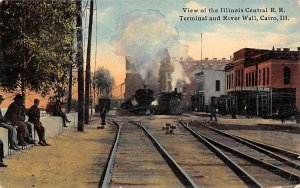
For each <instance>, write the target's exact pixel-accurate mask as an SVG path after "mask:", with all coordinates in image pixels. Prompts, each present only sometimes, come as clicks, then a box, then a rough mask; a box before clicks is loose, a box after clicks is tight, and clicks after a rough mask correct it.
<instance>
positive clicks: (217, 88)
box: [216, 80, 220, 91]
mask: <svg viewBox="0 0 300 188" xmlns="http://www.w3.org/2000/svg"><path fill="white" fill-rule="evenodd" d="M216 91H220V80H216Z"/></svg>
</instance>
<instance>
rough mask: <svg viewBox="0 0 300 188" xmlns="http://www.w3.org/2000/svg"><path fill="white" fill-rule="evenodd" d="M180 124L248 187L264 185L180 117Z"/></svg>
mask: <svg viewBox="0 0 300 188" xmlns="http://www.w3.org/2000/svg"><path fill="white" fill-rule="evenodd" d="M180 124H181V125H182V126H183V127H184V128H185V129H186V130H187V131H189V132H190V133H191V134H192V135H193V136H194V137H195V138H196V139H198V140H199V141H201V142H202V143H204V144H205V145H206V146H207V147H208V148H209V149H210V150H212V151H213V152H214V153H215V154H216V155H217V156H218V157H219V158H220V159H221V160H222V161H223V162H224V163H225V164H227V165H228V166H229V168H231V169H232V170H233V172H234V173H236V174H237V175H238V177H239V178H240V179H241V180H242V181H244V182H245V184H246V185H248V186H249V187H264V186H263V185H262V184H261V183H260V182H258V181H257V180H256V179H255V178H254V177H252V176H251V175H250V174H248V173H247V171H246V170H244V169H243V168H242V167H241V166H240V165H238V164H237V163H235V162H234V161H233V160H231V159H230V157H228V156H227V155H226V154H225V153H224V152H222V151H221V150H220V149H219V148H217V147H216V146H215V145H214V144H212V143H211V142H210V141H209V140H208V139H206V138H205V137H203V135H201V134H199V133H197V132H196V131H194V130H193V129H191V128H190V127H189V126H188V125H186V124H184V122H183V121H182V119H180Z"/></svg>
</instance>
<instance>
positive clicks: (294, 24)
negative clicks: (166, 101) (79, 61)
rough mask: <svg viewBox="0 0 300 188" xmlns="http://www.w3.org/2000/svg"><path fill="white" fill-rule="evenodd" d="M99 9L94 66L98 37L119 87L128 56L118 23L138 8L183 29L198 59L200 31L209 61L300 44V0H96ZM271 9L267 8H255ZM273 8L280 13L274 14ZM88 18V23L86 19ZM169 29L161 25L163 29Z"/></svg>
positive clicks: (103, 61) (101, 60) (183, 39)
mask: <svg viewBox="0 0 300 188" xmlns="http://www.w3.org/2000/svg"><path fill="white" fill-rule="evenodd" d="M88 1H89V0H84V1H83V2H84V4H85V3H86V2H88ZM96 8H97V13H94V15H95V17H94V21H95V22H94V23H97V24H94V32H93V37H94V40H93V60H92V67H94V64H95V60H94V59H95V46H96V37H97V55H96V56H97V58H96V67H100V66H103V67H106V68H108V69H109V70H110V71H111V72H112V74H113V76H114V77H115V79H116V84H117V85H118V84H119V83H122V82H123V81H124V78H125V57H124V56H120V55H116V54H115V51H116V49H115V48H114V47H113V46H112V45H111V38H112V36H113V35H115V34H116V26H117V25H118V24H119V23H120V19H122V18H124V17H126V15H128V14H130V12H133V11H136V10H140V11H147V10H149V9H151V10H157V11H158V12H159V13H160V14H161V15H163V16H164V17H165V19H166V20H167V22H168V25H169V26H168V27H171V28H174V29H175V30H176V31H177V32H178V33H177V37H178V42H179V43H181V44H182V45H187V46H188V55H189V56H190V57H192V58H193V59H198V60H199V59H200V58H201V33H202V34H203V35H202V36H203V38H202V41H203V42H202V45H203V49H202V53H203V55H202V57H203V58H205V57H208V58H210V59H212V58H215V57H216V58H223V57H224V58H227V59H229V58H230V56H232V54H233V53H234V52H235V51H237V50H239V49H242V48H245V47H248V48H263V49H272V47H273V46H274V47H275V48H291V50H297V47H299V46H300V35H299V33H300V27H299V22H300V0H227V1H224V0H209V1H208V0H193V1H185V0H164V1H161V0H97V1H96ZM183 8H190V9H193V10H195V9H196V10H198V13H184V11H183ZM209 8H213V9H218V11H219V12H218V13H211V12H209V11H208V10H209ZM221 8H230V9H239V10H240V11H241V10H242V11H243V12H237V13H230V12H227V13H225V12H222V13H220V11H221ZM266 8H267V12H254V11H256V10H257V9H260V10H261V9H266ZM271 8H274V10H275V11H276V12H271ZM280 8H283V9H282V10H283V11H284V12H281V13H280V12H279V9H280ZM223 10H224V9H223ZM201 11H204V12H203V13H201ZM246 11H247V12H246ZM249 11H251V12H249ZM247 15H248V16H256V18H257V20H258V21H256V20H255V21H249V20H241V19H242V18H239V19H240V20H239V21H233V20H223V16H229V17H241V16H247ZM280 15H283V16H287V18H288V20H280ZM96 16H97V17H96ZM180 16H185V17H195V16H198V17H204V16H207V17H212V16H213V17H218V16H220V18H221V20H216V21H209V20H207V21H205V20H204V21H180ZM261 16H263V17H264V18H269V17H277V19H278V20H261ZM86 17H87V15H86ZM96 21H97V22H96ZM83 22H84V23H88V22H87V19H86V18H84V19H83ZM96 27H97V29H96ZM148 29H149V28H148ZM150 29H151V28H150ZM164 29H165V28H164V27H162V28H161V30H162V31H163V30H164ZM96 30H97V34H96ZM149 32H151V31H149ZM85 33H86V32H85ZM141 35H143V33H142V34H141ZM146 36H147V32H146V33H145V37H146Z"/></svg>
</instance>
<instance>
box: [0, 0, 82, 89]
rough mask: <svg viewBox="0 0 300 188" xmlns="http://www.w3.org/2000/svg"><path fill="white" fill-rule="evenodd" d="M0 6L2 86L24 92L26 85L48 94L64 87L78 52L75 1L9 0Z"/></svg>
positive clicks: (0, 81)
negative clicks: (75, 44)
mask: <svg viewBox="0 0 300 188" xmlns="http://www.w3.org/2000/svg"><path fill="white" fill-rule="evenodd" d="M0 6H1V7H0V10H1V11H0V14H1V20H0V40H1V42H2V44H1V47H0V48H1V50H0V53H1V54H0V55H1V60H2V61H1V66H0V67H1V74H0V84H1V86H2V87H4V89H5V90H8V91H14V90H18V89H20V90H21V91H22V93H23V95H24V94H25V90H26V88H27V89H29V90H33V91H36V92H39V93H41V94H42V95H45V94H47V93H49V91H50V90H52V89H57V87H64V85H65V84H66V82H67V80H68V79H67V77H68V75H67V74H66V72H68V71H67V70H68V69H69V67H70V65H71V64H72V60H71V58H70V57H72V54H73V53H74V52H75V48H74V45H73V41H74V37H75V32H74V31H75V22H74V18H75V16H76V7H75V5H74V3H73V2H71V1H67V0H65V1H51V2H50V1H47V0H40V1H14V0H9V1H8V0H7V1H2V3H1V5H0ZM57 90H58V89H57Z"/></svg>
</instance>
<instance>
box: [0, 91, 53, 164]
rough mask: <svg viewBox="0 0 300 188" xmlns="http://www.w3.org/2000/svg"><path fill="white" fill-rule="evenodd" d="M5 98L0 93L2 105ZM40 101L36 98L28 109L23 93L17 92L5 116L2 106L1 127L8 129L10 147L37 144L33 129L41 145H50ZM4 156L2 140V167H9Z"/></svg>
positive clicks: (0, 156) (0, 159)
mask: <svg viewBox="0 0 300 188" xmlns="http://www.w3.org/2000/svg"><path fill="white" fill-rule="evenodd" d="M3 100H4V97H3V96H2V95H0V106H1V103H2V101H3ZM39 102H40V101H39V100H38V99H34V104H33V105H32V106H31V107H30V109H29V110H28V111H26V108H25V105H24V100H23V97H22V95H20V94H17V95H16V96H15V98H14V102H13V103H11V104H10V105H9V107H8V109H7V111H6V113H5V115H4V116H3V115H2V112H1V108H0V127H3V128H5V129H7V130H8V142H9V149H12V150H16V151H19V150H20V149H21V148H20V147H19V146H21V147H22V146H26V145H27V144H36V141H35V140H34V135H33V134H34V131H33V130H35V131H36V132H37V135H38V137H39V142H38V144H39V145H41V146H50V144H48V143H47V142H46V140H45V127H44V126H43V125H42V123H41V121H40V110H39V108H38V106H39ZM26 115H28V121H27V122H25V116H26ZM3 158H4V152H3V142H2V141H1V140H0V167H7V165H6V164H5V163H4V162H3Z"/></svg>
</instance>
